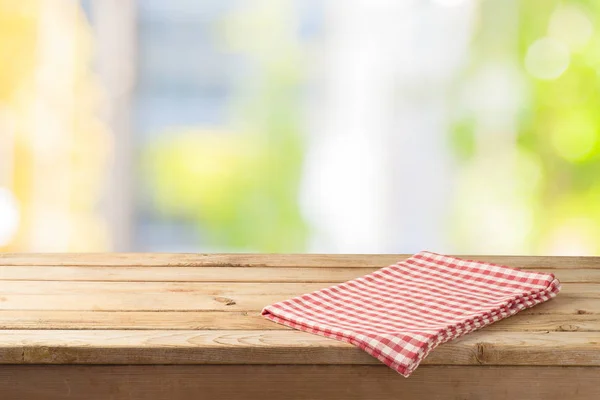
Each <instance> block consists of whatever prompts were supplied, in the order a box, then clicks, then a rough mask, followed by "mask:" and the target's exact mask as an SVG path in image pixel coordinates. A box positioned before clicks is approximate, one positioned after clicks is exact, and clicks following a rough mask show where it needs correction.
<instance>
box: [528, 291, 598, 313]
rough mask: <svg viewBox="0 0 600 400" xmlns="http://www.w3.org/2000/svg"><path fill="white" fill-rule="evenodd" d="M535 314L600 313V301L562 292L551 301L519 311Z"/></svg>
mask: <svg viewBox="0 0 600 400" xmlns="http://www.w3.org/2000/svg"><path fill="white" fill-rule="evenodd" d="M533 314H579V315H582V314H600V301H599V300H598V299H593V298H588V297H583V296H577V295H575V294H573V295H570V294H565V293H562V292H561V293H559V294H558V296H557V297H555V298H554V299H552V300H550V301H547V302H545V303H542V304H538V305H537V306H535V307H533V308H528V309H526V310H523V311H520V312H519V315H533Z"/></svg>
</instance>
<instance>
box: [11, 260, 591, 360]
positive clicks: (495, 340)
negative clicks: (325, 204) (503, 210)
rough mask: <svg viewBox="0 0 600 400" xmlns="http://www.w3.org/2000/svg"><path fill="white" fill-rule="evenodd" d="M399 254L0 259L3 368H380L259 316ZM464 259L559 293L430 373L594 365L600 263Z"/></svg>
mask: <svg viewBox="0 0 600 400" xmlns="http://www.w3.org/2000/svg"><path fill="white" fill-rule="evenodd" d="M403 257H405V256H402V255H372V256H369V255H240V254H235V255H231V254H230V255H220V254H217V255H203V254H182V255H176V254H145V255H142V254H113V255H103V254H67V255H64V254H47V255H36V254H33V255H31V254H28V255H18V254H16V255H12V254H1V255H0V363H4V364H7V363H17V364H18V363H56V364H64V363H67V364H68V363H71V364H76V363H81V364H94V363H102V364H106V363H111V364H139V363H150V364H206V363H225V364H235V363H251V364H328V363H329V364H371V363H376V361H375V360H373V359H371V358H370V357H369V356H367V355H365V354H364V353H362V352H361V351H359V350H357V349H355V348H353V347H352V346H350V345H347V344H345V343H340V342H336V341H333V340H330V339H326V338H321V337H318V336H313V335H309V334H306V333H303V332H296V331H292V330H290V329H287V328H285V327H282V326H280V325H277V324H274V323H271V322H269V321H266V320H265V319H263V318H262V317H260V315H259V311H260V310H261V309H262V307H264V306H265V305H267V304H270V303H272V302H276V301H280V300H283V299H286V298H289V297H292V296H295V295H299V294H302V293H306V292H310V291H313V290H317V289H320V288H323V287H327V286H329V285H332V284H335V283H338V282H343V281H345V280H348V279H352V278H355V277H357V276H361V275H364V274H366V273H368V272H371V271H374V270H375V269H377V268H380V267H383V266H386V265H389V264H391V263H393V262H396V261H399V260H401V259H403ZM471 258H477V259H480V260H485V261H490V262H495V263H499V264H505V265H510V266H514V267H523V268H527V269H538V270H544V271H551V272H553V273H555V274H556V275H557V277H559V279H561V280H562V282H563V290H562V292H561V294H560V295H559V296H558V297H557V298H556V299H554V300H552V301H550V302H548V303H545V304H542V305H539V306H537V307H534V308H532V309H529V310H526V311H524V312H522V313H520V314H519V315H517V316H515V317H512V318H510V319H507V320H505V321H501V322H499V323H497V324H494V325H492V326H490V327H488V328H486V329H484V330H482V331H481V332H477V333H475V334H472V335H468V336H466V337H464V338H462V339H459V340H456V341H452V342H450V343H448V344H445V345H443V346H441V347H440V348H439V349H438V350H436V351H435V352H433V353H432V354H431V355H430V357H428V358H427V360H426V361H425V364H435V365H456V364H459V365H482V364H487V365H573V366H575V365H594V366H595V365H600V361H599V359H600V349H599V347H598V346H599V345H598V343H599V340H598V337H599V336H600V258H595V257H512V256H510V257H502V256H498V257H493V256H476V257H471Z"/></svg>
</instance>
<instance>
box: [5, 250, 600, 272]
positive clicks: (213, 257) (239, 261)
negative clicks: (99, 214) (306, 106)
mask: <svg viewBox="0 0 600 400" xmlns="http://www.w3.org/2000/svg"><path fill="white" fill-rule="evenodd" d="M409 256H410V255H407V254H189V253H188V254H185V253H184V254H171V253H106V254H103V253H81V254H77V253H65V254H61V253H48V254H11V253H0V265H4V266H11V265H14V266H18V265H21V266H27V265H48V266H52V265H56V266H81V265H90V266H94V265H95V266H131V267H136V266H159V267H160V266H162V267H164V266H172V267H176V266H181V267H197V266H203V267H210V266H212V267H304V268H321V267H349V268H354V267H357V268H365V267H366V268H381V267H385V266H387V265H390V264H394V263H396V262H398V261H401V260H404V259H406V258H407V257H409ZM458 257H461V258H464V259H472V260H478V261H484V262H491V263H495V264H502V265H508V266H512V267H517V268H534V269H542V268H545V269H556V268H569V269H571V268H576V269H599V268H600V257H573V256H559V257H556V256H488V255H459V256H458Z"/></svg>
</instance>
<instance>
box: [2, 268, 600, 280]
mask: <svg viewBox="0 0 600 400" xmlns="http://www.w3.org/2000/svg"><path fill="white" fill-rule="evenodd" d="M377 269H378V268H343V267H339V268H265V267H254V268H235V267H97V266H83V267H81V266H80V267H57V266H12V267H6V266H0V281H1V280H25V281H123V282H265V283H268V282H299V283H302V282H307V283H310V282H345V281H348V280H350V279H354V278H358V277H359V276H363V275H366V274H368V273H371V272H373V271H376V270H377ZM573 271H580V272H579V273H578V275H577V276H575V277H576V278H578V279H579V278H584V279H585V281H586V282H587V281H588V280H590V279H592V278H593V274H590V273H589V271H591V272H596V271H594V270H573ZM566 272H567V273H570V272H571V271H569V270H567V271H566ZM597 272H598V274H597V275H598V276H597V278H598V279H597V281H598V282H600V270H598V271H597ZM575 273H577V272H575Z"/></svg>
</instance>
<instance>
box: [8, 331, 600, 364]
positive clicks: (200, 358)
mask: <svg viewBox="0 0 600 400" xmlns="http://www.w3.org/2000/svg"><path fill="white" fill-rule="evenodd" d="M0 363H1V364H360V365H363V364H377V363H378V361H377V360H376V359H374V358H372V357H371V356H369V355H367V354H366V353H365V352H363V351H362V350H360V349H358V348H356V347H354V346H352V345H349V344H346V343H343V342H339V341H335V340H331V339H327V338H324V337H321V336H317V335H312V334H309V333H305V332H300V331H293V330H281V331H257V330H250V331H243V330H232V331H206V330H205V331H189V330H186V331H173V330H169V331H165V330H152V331H148V330H146V331H139V330H129V331H117V330H108V331H105V330H87V331H81V330H78V331H77V330H76V331H69V330H60V331H54V330H51V331H44V330H5V331H0ZM423 363H424V364H433V365H561V366H566V365H574V366H576V365H580V366H585V365H588V366H600V340H599V335H598V333H597V332H548V333H545V332H544V333H538V332H494V331H483V330H482V331H478V332H474V333H471V334H469V335H466V336H463V337H461V338H459V339H456V340H453V341H451V342H449V343H446V344H443V345H441V346H440V347H438V348H437V349H436V350H435V351H434V352H432V353H431V354H430V355H429V357H428V358H426V359H425V360H424V361H423Z"/></svg>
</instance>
